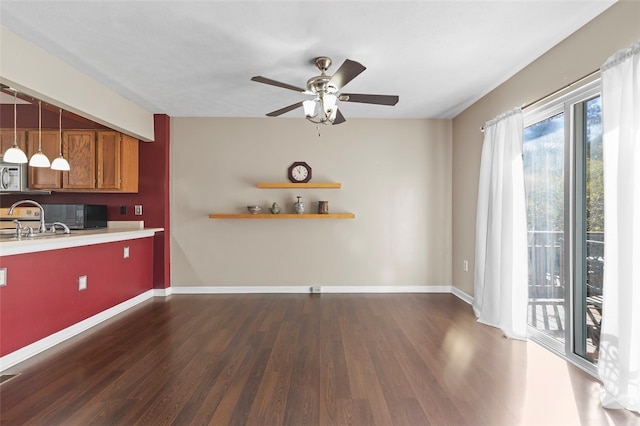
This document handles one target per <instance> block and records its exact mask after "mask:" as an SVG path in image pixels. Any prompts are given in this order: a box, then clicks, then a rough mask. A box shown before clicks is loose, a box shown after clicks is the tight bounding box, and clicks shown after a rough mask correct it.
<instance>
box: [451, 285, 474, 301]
mask: <svg viewBox="0 0 640 426" xmlns="http://www.w3.org/2000/svg"><path fill="white" fill-rule="evenodd" d="M451 293H452V294H453V295H454V296H456V297H457V298H458V299H460V300H462V301H464V302H467V303H468V304H470V305H473V297H471V296H469V295H468V294H467V293H465V292H464V291H462V290H460V289H458V288H456V287H453V286H451Z"/></svg>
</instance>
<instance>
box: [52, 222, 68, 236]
mask: <svg viewBox="0 0 640 426" xmlns="http://www.w3.org/2000/svg"><path fill="white" fill-rule="evenodd" d="M56 226H59V227H60V228H62V233H63V234H70V233H71V230H70V229H69V227H68V226H67V225H65V224H64V223H62V222H53V223H52V224H51V231H50V232H51V233H52V234H55V233H56Z"/></svg>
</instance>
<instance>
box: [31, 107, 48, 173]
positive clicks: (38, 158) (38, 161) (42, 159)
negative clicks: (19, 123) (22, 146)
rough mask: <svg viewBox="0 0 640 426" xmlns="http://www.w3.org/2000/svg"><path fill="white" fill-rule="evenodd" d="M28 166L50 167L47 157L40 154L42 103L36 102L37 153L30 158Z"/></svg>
mask: <svg viewBox="0 0 640 426" xmlns="http://www.w3.org/2000/svg"><path fill="white" fill-rule="evenodd" d="M29 165H30V166H31V167H49V166H51V163H50V162H49V159H48V158H47V156H46V155H44V154H43V153H42V101H38V152H36V153H35V154H33V155H32V156H31V159H30V160H29Z"/></svg>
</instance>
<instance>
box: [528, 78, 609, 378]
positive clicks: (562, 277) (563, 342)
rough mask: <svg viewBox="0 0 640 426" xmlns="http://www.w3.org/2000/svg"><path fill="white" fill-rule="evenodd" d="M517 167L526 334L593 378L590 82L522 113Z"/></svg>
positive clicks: (595, 164)
mask: <svg viewBox="0 0 640 426" xmlns="http://www.w3.org/2000/svg"><path fill="white" fill-rule="evenodd" d="M523 159H524V173H525V190H526V197H527V223H528V243H529V327H530V334H531V336H532V338H533V339H535V340H537V341H539V342H540V343H542V344H543V345H545V346H547V347H549V348H550V349H552V350H554V351H556V352H558V353H560V354H561V355H563V356H565V357H567V358H568V359H570V360H572V361H573V362H575V363H577V364H579V365H581V366H583V367H584V368H585V369H587V370H590V371H595V368H594V364H595V363H596V362H597V360H598V345H599V340H600V339H599V338H600V319H601V312H602V272H603V268H604V263H605V259H604V188H603V184H602V113H601V108H600V94H599V82H598V81H596V82H592V83H590V84H588V85H585V86H584V87H583V88H581V89H578V90H575V91H573V92H572V93H570V94H568V95H565V96H563V97H559V98H557V99H556V100H554V101H551V102H548V103H547V104H546V105H542V106H540V107H538V108H537V110H535V111H526V112H525V132H524V145H523Z"/></svg>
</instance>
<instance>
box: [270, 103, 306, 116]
mask: <svg viewBox="0 0 640 426" xmlns="http://www.w3.org/2000/svg"><path fill="white" fill-rule="evenodd" d="M301 106H302V102H296V103H295V104H293V105H289V106H286V107H284V108H280V109H279V110H276V111H272V112H270V113H269V114H267V117H277V116H279V115H282V114H284V113H286V112H289V111H293V110H294V109H296V108H300V107H301Z"/></svg>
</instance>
